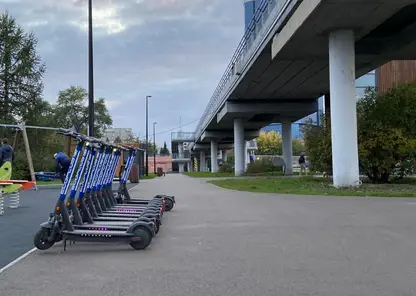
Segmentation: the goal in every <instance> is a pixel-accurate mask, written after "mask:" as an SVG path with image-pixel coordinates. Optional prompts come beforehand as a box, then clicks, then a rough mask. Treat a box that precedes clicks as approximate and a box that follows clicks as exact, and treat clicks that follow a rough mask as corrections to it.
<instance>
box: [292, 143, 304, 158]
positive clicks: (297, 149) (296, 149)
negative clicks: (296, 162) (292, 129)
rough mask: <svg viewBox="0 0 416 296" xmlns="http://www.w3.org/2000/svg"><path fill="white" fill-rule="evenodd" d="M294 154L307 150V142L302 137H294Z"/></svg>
mask: <svg viewBox="0 0 416 296" xmlns="http://www.w3.org/2000/svg"><path fill="white" fill-rule="evenodd" d="M292 151H293V155H300V154H301V153H302V152H305V144H304V142H303V141H302V140H301V139H292Z"/></svg>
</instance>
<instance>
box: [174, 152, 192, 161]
mask: <svg viewBox="0 0 416 296" xmlns="http://www.w3.org/2000/svg"><path fill="white" fill-rule="evenodd" d="M190 158H191V152H190V151H184V152H182V153H172V159H190Z"/></svg>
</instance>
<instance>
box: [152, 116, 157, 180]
mask: <svg viewBox="0 0 416 296" xmlns="http://www.w3.org/2000/svg"><path fill="white" fill-rule="evenodd" d="M156 124H157V122H156V121H155V122H153V149H154V150H153V170H154V173H155V174H156V133H155V130H156V128H155V126H156Z"/></svg>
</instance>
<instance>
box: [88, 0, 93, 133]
mask: <svg viewBox="0 0 416 296" xmlns="http://www.w3.org/2000/svg"><path fill="white" fill-rule="evenodd" d="M92 40H93V38H92V0H88V135H89V136H90V137H92V136H94V59H93V52H94V51H93V42H92Z"/></svg>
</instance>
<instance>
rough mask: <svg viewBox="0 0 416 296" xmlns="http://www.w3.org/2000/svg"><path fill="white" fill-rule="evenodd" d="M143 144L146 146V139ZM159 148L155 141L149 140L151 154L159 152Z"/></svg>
mask: <svg viewBox="0 0 416 296" xmlns="http://www.w3.org/2000/svg"><path fill="white" fill-rule="evenodd" d="M142 145H144V147H146V141H143V142H142ZM144 147H143V146H142V148H144ZM158 149H159V148H158V147H157V145H155V144H154V143H153V142H151V141H149V148H148V152H149V155H153V154H154V153H155V152H156V153H157V151H158Z"/></svg>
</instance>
